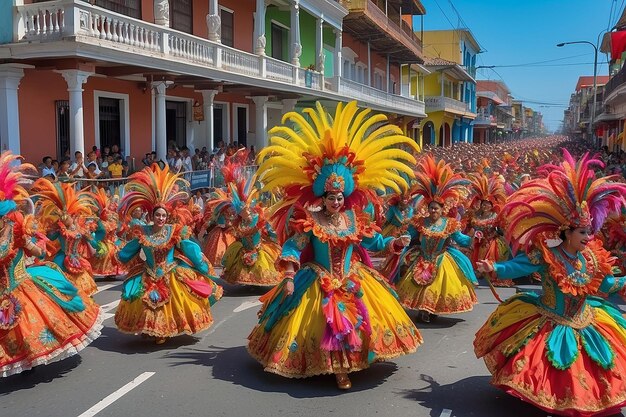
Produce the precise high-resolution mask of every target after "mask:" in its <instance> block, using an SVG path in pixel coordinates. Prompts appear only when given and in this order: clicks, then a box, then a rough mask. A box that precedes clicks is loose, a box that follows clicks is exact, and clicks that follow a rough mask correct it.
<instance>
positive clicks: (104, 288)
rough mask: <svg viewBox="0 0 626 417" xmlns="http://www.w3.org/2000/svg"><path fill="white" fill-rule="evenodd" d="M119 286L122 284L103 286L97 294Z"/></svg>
mask: <svg viewBox="0 0 626 417" xmlns="http://www.w3.org/2000/svg"><path fill="white" fill-rule="evenodd" d="M118 285H120V284H104V285H101V286H99V287H98V291H96V294H98V293H99V292H102V291H106V290H108V289H109V288H113V287H117V286H118Z"/></svg>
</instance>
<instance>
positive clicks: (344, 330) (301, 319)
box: [248, 102, 422, 388]
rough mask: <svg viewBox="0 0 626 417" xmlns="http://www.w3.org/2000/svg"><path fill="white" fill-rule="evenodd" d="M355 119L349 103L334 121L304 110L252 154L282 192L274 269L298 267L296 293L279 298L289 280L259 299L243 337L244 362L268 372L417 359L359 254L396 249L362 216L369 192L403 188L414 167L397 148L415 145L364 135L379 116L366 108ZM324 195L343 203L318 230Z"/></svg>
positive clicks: (389, 300) (341, 370)
mask: <svg viewBox="0 0 626 417" xmlns="http://www.w3.org/2000/svg"><path fill="white" fill-rule="evenodd" d="M357 112H358V109H357V107H356V103H355V102H352V103H349V104H347V105H346V106H345V108H344V106H343V105H342V104H339V105H338V106H337V110H336V112H335V114H334V116H333V117H332V122H331V118H330V117H329V116H328V115H327V113H326V111H325V110H324V109H323V108H322V107H321V105H320V104H319V103H318V105H317V111H315V110H314V109H305V110H304V113H305V114H306V115H308V116H309V117H310V119H311V120H312V124H310V123H308V122H307V121H306V120H305V119H304V117H303V116H302V115H300V114H298V113H295V112H290V113H287V114H286V115H285V116H284V118H283V120H285V121H287V120H289V121H292V122H293V123H294V124H295V128H293V129H292V128H291V127H287V126H279V127H275V128H273V129H272V130H271V131H270V133H271V134H272V135H273V136H272V137H271V138H270V141H271V145H270V146H269V147H267V148H265V149H263V150H262V151H261V153H260V155H259V158H260V161H262V162H261V165H260V167H259V178H260V181H261V183H263V184H264V190H267V191H271V190H274V189H275V188H276V187H282V193H283V199H282V201H281V202H280V203H279V206H278V207H276V208H275V209H276V213H277V216H282V215H283V214H285V213H286V215H285V216H284V217H281V219H282V220H281V221H285V222H286V224H284V229H286V230H287V231H288V234H289V235H290V238H289V239H288V240H287V241H286V242H285V244H284V246H283V251H282V255H281V257H280V261H281V262H280V264H281V266H282V267H286V266H288V265H293V266H296V267H299V269H298V271H297V273H296V274H295V276H294V277H293V283H294V287H295V290H294V292H293V294H291V295H288V296H285V293H284V288H283V287H284V286H285V285H286V284H287V283H288V282H289V278H286V279H285V280H284V281H283V283H281V284H279V285H278V286H277V287H276V288H275V289H274V290H273V291H271V292H270V293H268V294H266V295H265V296H263V297H262V301H263V307H262V309H261V312H260V313H259V317H260V319H259V324H258V325H257V326H256V327H255V328H254V329H253V330H252V333H251V334H250V336H249V344H248V350H249V352H250V354H251V355H252V356H253V357H254V358H256V359H257V360H258V361H259V362H260V363H261V364H262V365H263V366H264V368H265V370H266V371H268V372H273V373H276V374H279V375H283V376H286V377H292V378H301V377H308V376H312V375H319V374H338V375H341V374H345V373H348V372H354V371H358V370H361V369H364V368H367V367H369V366H370V364H371V363H373V362H376V361H381V360H387V359H391V358H394V357H396V356H399V355H402V354H406V353H411V352H414V351H415V350H416V348H417V347H418V345H419V344H420V343H421V341H422V339H421V336H420V334H419V332H418V330H417V329H416V328H415V326H414V324H413V323H412V322H411V320H410V318H409V317H408V316H407V315H406V313H405V312H404V310H403V309H402V307H401V306H400V305H399V304H398V302H397V300H396V298H395V294H394V292H393V290H392V289H391V288H390V287H389V286H388V285H387V283H386V282H385V280H384V278H383V277H382V276H381V275H380V274H379V273H378V272H376V271H375V270H374V269H372V268H371V267H370V266H368V265H366V264H365V263H363V262H361V260H363V259H365V258H366V257H365V256H363V254H364V251H363V248H367V249H370V250H374V251H380V250H383V249H386V248H393V249H394V250H401V247H397V245H396V243H397V242H396V241H395V240H394V239H393V238H386V239H385V238H383V237H382V235H380V234H379V233H378V232H377V227H376V226H375V225H374V224H373V223H372V221H371V218H370V216H369V215H368V214H365V213H364V212H363V211H362V208H363V207H365V205H366V204H367V201H368V199H372V198H376V195H375V193H374V192H372V191H371V189H374V188H382V189H384V187H390V188H392V189H393V190H395V191H397V192H399V191H400V187H402V188H404V189H406V188H407V184H406V182H405V180H404V179H403V178H402V177H401V176H400V175H399V174H398V172H405V173H406V174H407V175H408V176H409V177H410V176H412V175H413V171H412V169H411V168H409V167H408V166H407V162H414V158H413V156H411V154H409V153H408V152H406V151H404V150H400V149H397V148H395V146H396V145H399V144H406V145H407V146H409V147H413V148H416V145H415V144H414V142H413V141H412V140H411V139H410V138H408V137H406V136H404V135H402V133H401V131H400V129H399V128H398V127H396V126H392V125H384V126H381V127H379V128H377V129H374V130H372V131H371V133H369V134H368V135H367V136H366V132H369V128H370V127H372V126H374V125H375V124H376V123H380V122H383V121H385V120H386V117H385V116H383V115H375V116H372V117H369V118H366V116H367V115H368V113H369V112H370V110H369V109H367V110H362V111H360V112H358V113H357ZM296 132H298V133H296ZM327 192H333V193H342V194H343V196H344V197H345V199H346V200H345V205H344V207H345V208H346V209H345V210H344V211H340V212H338V213H337V215H338V218H337V220H338V222H337V223H336V224H333V225H331V224H325V223H324V220H325V219H324V217H325V216H326V214H324V213H322V212H321V204H322V201H321V197H322V196H323V195H325V194H326V193H327ZM284 219H288V220H284ZM277 228H278V229H279V230H283V227H280V224H279V225H278V227H277ZM287 276H289V275H287ZM338 382H339V379H338ZM340 387H341V385H340ZM343 388H347V387H343Z"/></svg>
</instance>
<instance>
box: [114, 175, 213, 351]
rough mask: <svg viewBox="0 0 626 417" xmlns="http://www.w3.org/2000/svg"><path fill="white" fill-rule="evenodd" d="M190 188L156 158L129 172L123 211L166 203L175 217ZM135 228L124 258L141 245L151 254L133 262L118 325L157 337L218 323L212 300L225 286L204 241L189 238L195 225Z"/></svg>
mask: <svg viewBox="0 0 626 417" xmlns="http://www.w3.org/2000/svg"><path fill="white" fill-rule="evenodd" d="M186 188H187V184H186V181H185V180H183V179H182V178H181V177H179V176H178V175H174V174H171V173H170V172H169V169H168V168H167V167H166V168H165V169H164V170H161V169H160V168H159V166H158V165H156V164H155V165H153V166H152V168H145V169H144V170H143V171H140V172H137V173H135V174H133V175H131V176H130V181H129V183H128V184H127V185H126V194H125V195H124V197H123V198H122V200H121V201H120V213H121V215H122V216H125V215H126V214H127V213H130V212H132V211H133V210H134V209H135V208H137V207H141V208H142V209H143V210H145V211H147V212H148V213H154V211H155V210H157V209H158V208H163V209H165V211H166V212H168V214H169V215H170V216H172V217H176V216H175V215H174V213H172V210H173V207H174V206H175V205H176V203H177V202H180V201H181V200H183V201H184V200H185V199H187V198H188V194H187V192H186V191H185V190H186ZM131 234H132V236H133V239H132V240H130V241H129V242H128V243H127V244H126V245H125V246H124V248H122V250H121V251H120V252H119V254H118V257H119V260H120V261H121V262H122V263H124V264H126V263H129V262H131V261H133V259H135V258H136V257H137V256H139V253H140V251H142V252H143V253H144V255H145V258H146V260H145V262H136V261H134V262H132V263H131V265H133V266H132V268H131V269H130V270H129V272H128V278H127V279H126V281H124V286H123V289H122V300H121V302H120V304H119V307H118V308H117V311H116V312H115V324H116V325H117V327H118V329H119V330H120V331H122V332H125V333H134V334H138V333H141V334H144V335H148V336H154V337H157V338H158V339H162V338H167V337H172V336H177V335H180V334H183V333H185V334H193V333H197V332H199V331H202V330H204V329H207V328H208V327H209V326H210V325H211V324H212V323H213V317H212V315H211V309H210V305H211V304H212V303H213V302H215V301H216V300H218V299H219V298H220V297H221V295H222V289H221V287H219V286H218V285H217V284H215V283H214V282H213V281H212V280H211V279H210V278H209V275H212V274H213V269H212V266H211V265H210V264H209V263H208V262H207V261H206V258H204V256H203V255H202V252H201V250H200V247H199V246H198V245H197V244H196V243H194V242H193V241H191V240H189V239H190V237H191V230H190V228H189V227H188V226H183V225H180V224H165V225H164V226H163V227H162V228H161V230H159V231H156V232H155V231H154V230H153V226H152V225H136V226H135V227H134V228H133V230H132V231H131ZM158 339H157V340H158Z"/></svg>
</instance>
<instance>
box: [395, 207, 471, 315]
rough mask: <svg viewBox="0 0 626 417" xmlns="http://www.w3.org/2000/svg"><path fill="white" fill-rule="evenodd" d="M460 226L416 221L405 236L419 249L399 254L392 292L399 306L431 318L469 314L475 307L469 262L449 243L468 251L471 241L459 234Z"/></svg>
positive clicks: (443, 220)
mask: <svg viewBox="0 0 626 417" xmlns="http://www.w3.org/2000/svg"><path fill="white" fill-rule="evenodd" d="M460 227H461V225H460V223H459V222H458V221H457V220H456V219H453V218H450V217H441V218H440V219H439V220H438V221H437V222H435V223H434V224H433V223H432V222H431V220H430V219H429V218H420V219H418V220H416V221H415V222H414V227H413V228H409V229H408V232H409V234H411V237H412V238H413V239H414V240H415V239H418V241H419V245H417V246H414V247H412V248H410V249H409V250H408V251H406V252H405V253H403V254H402V255H401V257H400V260H399V268H400V270H399V271H400V272H399V275H398V278H397V281H395V288H396V292H397V293H398V296H399V298H400V303H401V304H402V305H403V306H404V307H406V308H408V309H411V310H423V311H427V312H429V313H431V314H453V313H462V312H465V311H470V310H472V308H473V307H474V304H477V302H478V301H477V298H476V292H475V291H474V285H476V284H477V283H478V281H477V280H476V275H475V274H474V269H473V268H472V264H471V262H470V260H469V259H468V258H467V256H465V255H464V254H463V253H461V251H459V250H458V249H457V248H455V247H452V246H451V245H450V240H451V241H454V242H456V243H457V244H458V245H460V246H465V247H468V246H469V245H470V244H471V240H472V239H471V238H470V237H469V236H467V235H464V234H463V233H461V232H460Z"/></svg>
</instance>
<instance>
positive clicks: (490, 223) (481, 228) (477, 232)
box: [468, 174, 514, 287]
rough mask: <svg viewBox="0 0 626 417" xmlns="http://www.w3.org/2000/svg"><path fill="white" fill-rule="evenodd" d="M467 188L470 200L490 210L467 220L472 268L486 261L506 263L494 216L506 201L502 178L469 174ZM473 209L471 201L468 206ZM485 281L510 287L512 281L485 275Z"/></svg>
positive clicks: (506, 249)
mask: <svg viewBox="0 0 626 417" xmlns="http://www.w3.org/2000/svg"><path fill="white" fill-rule="evenodd" d="M469 179H470V181H471V186H472V189H473V193H474V198H473V201H479V202H483V201H487V202H489V203H490V204H491V207H492V210H491V211H490V212H488V213H485V212H483V211H482V210H481V211H479V212H474V213H473V214H472V216H471V217H470V219H469V224H468V226H469V228H470V231H469V234H470V236H474V244H473V248H472V253H471V257H470V259H471V260H472V265H473V266H474V267H475V266H476V261H479V260H483V259H486V260H489V261H492V262H500V261H506V260H508V259H510V258H511V251H510V249H509V246H508V245H507V244H506V241H505V240H504V236H503V234H504V233H503V232H502V228H501V226H500V223H501V220H500V216H499V215H498V213H499V212H500V209H501V208H502V206H503V204H504V202H505V201H506V192H505V190H504V179H503V178H502V177H500V176H494V175H492V176H491V177H487V176H486V175H484V174H483V175H470V176H469ZM471 205H472V206H474V202H472V203H471ZM487 279H489V280H490V281H492V284H493V285H495V286H501V287H511V286H513V285H514V283H513V281H512V280H498V279H495V277H492V276H491V275H489V274H487Z"/></svg>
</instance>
